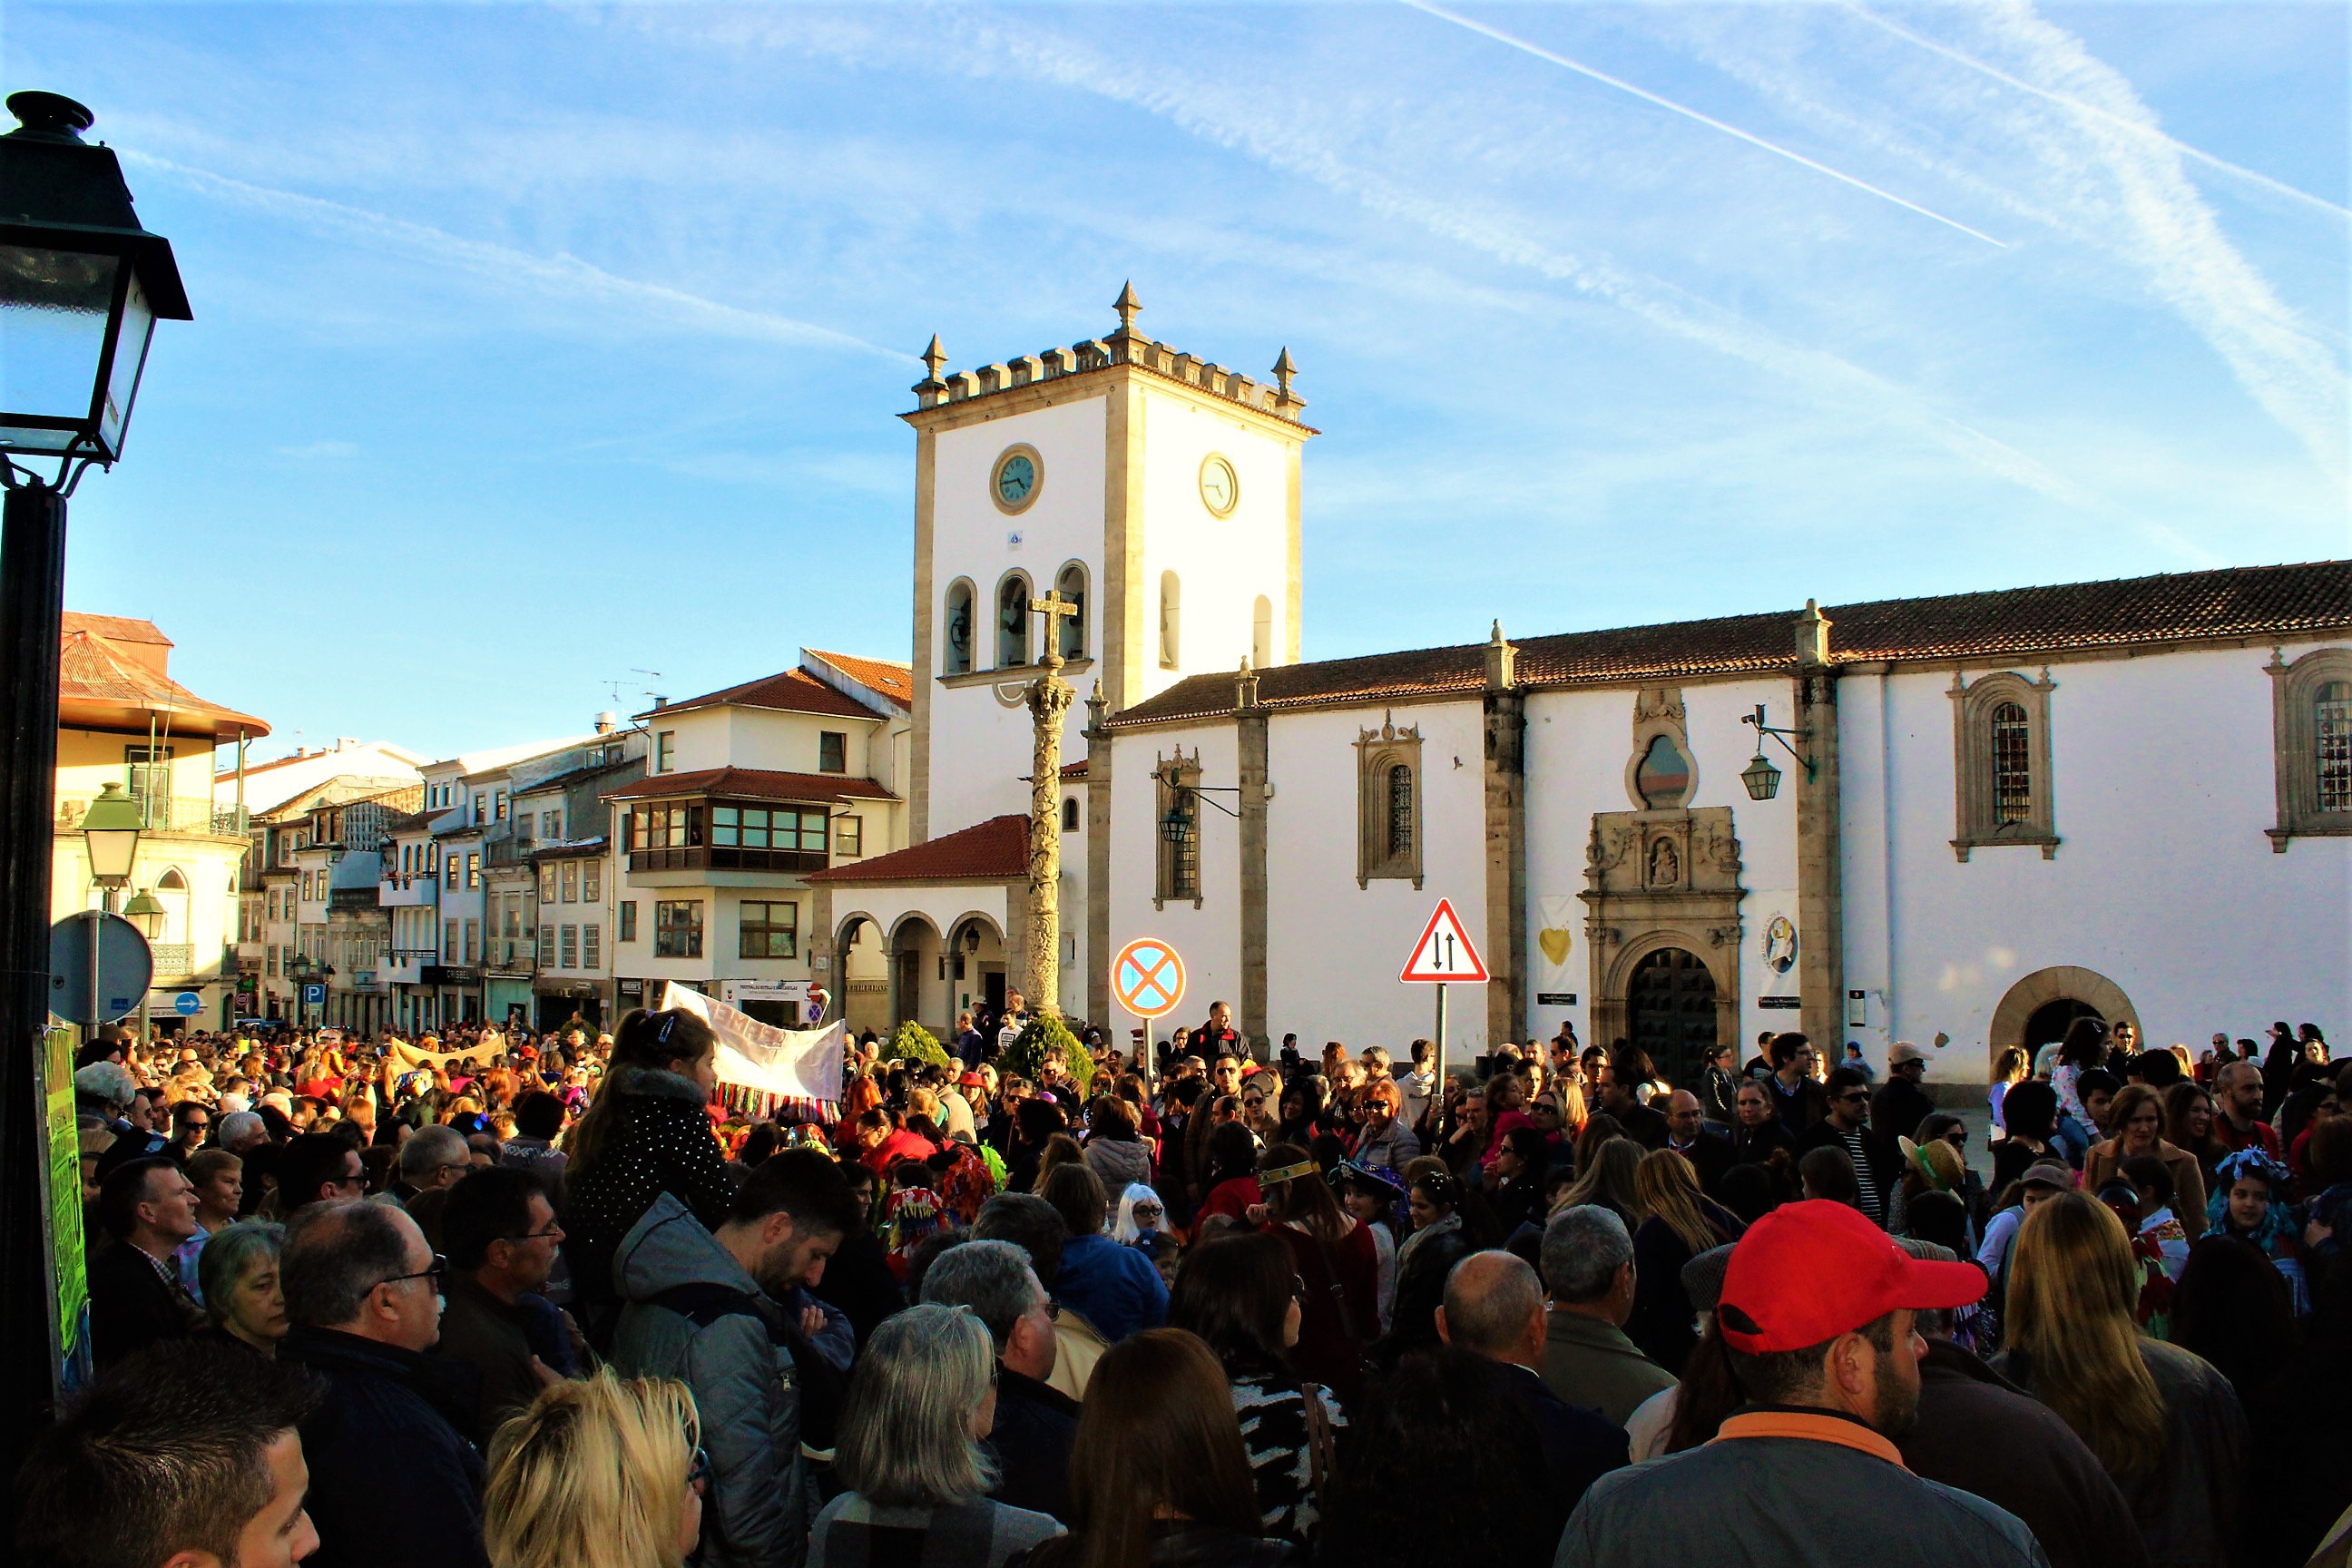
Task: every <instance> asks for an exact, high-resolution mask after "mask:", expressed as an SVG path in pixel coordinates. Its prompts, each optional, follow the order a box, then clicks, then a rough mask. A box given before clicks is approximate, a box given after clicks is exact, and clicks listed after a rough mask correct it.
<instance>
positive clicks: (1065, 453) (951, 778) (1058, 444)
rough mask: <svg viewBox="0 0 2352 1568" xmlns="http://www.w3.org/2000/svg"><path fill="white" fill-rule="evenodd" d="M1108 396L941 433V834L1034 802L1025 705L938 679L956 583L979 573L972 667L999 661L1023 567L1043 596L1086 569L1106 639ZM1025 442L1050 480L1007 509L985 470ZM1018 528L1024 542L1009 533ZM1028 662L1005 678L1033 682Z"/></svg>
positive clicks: (934, 818)
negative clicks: (1002, 588) (1021, 506)
mask: <svg viewBox="0 0 2352 1568" xmlns="http://www.w3.org/2000/svg"><path fill="white" fill-rule="evenodd" d="M1105 439H1106V437H1105V403H1104V400H1103V399H1101V398H1099V397H1095V398H1088V399H1086V400H1084V401H1082V402H1077V403H1066V404H1060V405H1055V406H1053V407H1049V408H1040V409H1035V410H1033V411H1031V412H1029V413H1025V414H1013V415H1008V416H1005V417H1003V418H1001V419H992V420H990V421H988V422H987V423H986V424H982V425H973V426H966V427H964V428H963V429H961V430H950V431H946V432H943V433H942V434H940V436H939V437H937V446H936V448H935V462H936V468H935V472H934V489H933V501H932V512H931V603H930V605H929V615H930V616H931V617H932V626H933V631H934V635H933V637H932V638H931V647H932V657H933V658H934V660H935V661H938V662H936V663H935V664H934V667H933V668H930V669H929V670H917V671H916V672H915V679H918V680H930V681H931V682H932V686H931V743H930V802H931V805H930V833H931V837H935V838H936V837H940V836H941V835H943V834H948V833H952V832H954V831H955V830H956V829H958V828H960V827H969V826H971V825H972V824H973V823H975V822H982V821H985V820H986V819H987V818H989V817H992V816H1003V815H1004V814H1005V813H1007V812H1021V811H1026V810H1027V809H1028V804H1029V786H1028V785H1026V784H1023V783H1022V782H1021V781H1022V780H1023V779H1024V778H1025V777H1026V776H1027V775H1028V773H1029V757H1030V734H1031V731H1030V724H1029V718H1028V714H1027V713H1026V711H1025V710H1022V709H1019V708H1005V707H1003V706H1002V705H1001V704H1000V703H999V702H998V701H997V700H996V696H995V689H994V687H993V686H992V685H990V684H987V683H985V682H983V683H982V684H979V685H972V686H948V685H942V684H940V682H939V681H938V679H937V678H938V676H939V674H940V670H941V669H943V668H945V662H944V661H945V659H946V657H947V635H946V606H947V594H948V588H949V586H950V584H953V583H954V582H955V580H956V579H957V578H959V577H969V578H970V579H971V583H972V587H973V591H974V596H975V601H976V603H975V608H974V614H973V617H972V618H973V626H972V644H973V647H972V666H973V668H975V669H987V668H991V667H992V666H993V665H994V663H995V658H996V651H997V649H996V619H995V597H996V586H997V584H998V583H999V581H1001V580H1002V579H1003V576H1004V574H1005V573H1007V572H1008V571H1012V570H1013V569H1015V568H1018V569H1019V570H1021V571H1023V572H1024V573H1026V574H1028V577H1029V582H1030V592H1031V595H1032V596H1033V597H1038V598H1042V597H1043V596H1044V595H1045V593H1046V591H1047V590H1048V589H1050V588H1051V587H1052V586H1053V585H1054V579H1055V574H1057V573H1059V572H1060V571H1061V569H1062V567H1063V565H1064V564H1065V563H1067V562H1069V561H1072V560H1076V561H1080V562H1083V563H1085V565H1086V568H1087V599H1088V603H1087V615H1086V618H1087V649H1088V650H1089V652H1094V651H1098V650H1099V649H1100V648H1101V647H1102V636H1103V622H1102V605H1103V592H1102V540H1103V472H1104V451H1105ZM1016 442H1027V443H1028V444H1029V445H1030V446H1032V447H1035V448H1036V449H1037V455H1038V458H1040V460H1041V464H1042V468H1043V480H1042V482H1041V484H1040V486H1039V488H1038V490H1037V499H1036V500H1034V501H1032V502H1031V503H1030V505H1029V507H1028V509H1027V510H1024V511H1023V512H1021V513H1020V514H1019V515H1018V516H1012V517H1008V516H1007V515H1005V514H1004V513H1003V512H1002V511H999V510H997V508H996V505H995V503H994V502H993V501H992V500H990V499H989V490H988V487H989V480H990V478H991V476H992V473H993V471H994V469H995V466H996V459H997V458H998V456H999V455H1000V454H1001V453H1003V450H1004V448H1005V447H1010V446H1012V445H1013V444H1014V443H1016ZM1014 534H1018V535H1020V543H1019V544H1018V545H1017V546H1016V545H1014V544H1013V542H1012V540H1013V535H1014ZM1040 618H1041V617H1036V616H1033V617H1031V620H1032V626H1031V627H1030V648H1031V650H1032V652H1033V653H1038V652H1042V651H1043V648H1044V644H1043V642H1042V640H1041V637H1042V635H1043V634H1042V632H1041V630H1040V628H1039V627H1038V626H1037V625H1036V624H1035V623H1036V622H1037V621H1038V620H1039V619H1040ZM1035 673H1036V672H1035V671H1034V669H1030V668H1023V669H1019V670H1008V671H1006V672H1005V679H1006V680H1007V681H1008V682H1010V681H1014V680H1027V679H1031V678H1033V677H1034V675H1035ZM1074 677H1075V679H1073V681H1072V684H1073V685H1075V686H1076V687H1077V689H1078V695H1079V697H1080V698H1082V699H1083V698H1084V697H1085V695H1086V692H1087V686H1088V684H1089V683H1090V682H1091V680H1092V679H1093V677H1092V676H1091V675H1090V674H1087V673H1083V672H1074ZM1085 722H1086V707H1085V704H1084V703H1083V701H1081V702H1076V703H1073V704H1072V705H1071V708H1070V716H1069V719H1068V721H1067V723H1066V727H1065V729H1064V731H1063V735H1062V748H1063V755H1064V756H1065V757H1076V756H1079V755H1082V754H1083V745H1082V742H1080V740H1079V734H1078V732H1079V731H1080V730H1081V729H1082V728H1083V727H1084V725H1085Z"/></svg>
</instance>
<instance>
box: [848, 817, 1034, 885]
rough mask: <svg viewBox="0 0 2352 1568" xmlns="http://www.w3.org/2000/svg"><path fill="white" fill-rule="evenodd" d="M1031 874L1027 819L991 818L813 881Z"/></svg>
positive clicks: (989, 878) (1000, 878)
mask: <svg viewBox="0 0 2352 1568" xmlns="http://www.w3.org/2000/svg"><path fill="white" fill-rule="evenodd" d="M1028 875H1029V819H1028V818H1027V817H1025V816H1017V815H1015V816H992V817H990V818H989V819H988V820H987V821H986V822H979V823H974V824H973V825H972V826H970V827H967V828H964V829H962V830H961V831H960V832H955V833H950V834H945V835H942V836H941V837H938V838H933V839H929V840H926V841H925V842H923V843H921V844H918V845H915V846H914V847H911V848H907V849H898V850H893V851H892V852H891V853H889V854H887V855H877V856H875V857H874V858H872V859H870V860H854V861H851V862H849V863H848V864H847V865H842V866H835V867H833V868H831V869H829V870H824V871H815V872H812V873H811V874H810V876H809V880H810V881H812V882H883V883H893V884H895V883H899V882H1002V881H1006V880H1009V879H1013V878H1016V877H1026V876H1028Z"/></svg>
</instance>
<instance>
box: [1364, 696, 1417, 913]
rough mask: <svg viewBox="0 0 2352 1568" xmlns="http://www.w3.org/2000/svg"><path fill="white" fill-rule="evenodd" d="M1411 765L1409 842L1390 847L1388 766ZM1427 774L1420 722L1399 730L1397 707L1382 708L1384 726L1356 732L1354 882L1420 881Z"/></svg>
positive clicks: (1413, 883)
mask: <svg viewBox="0 0 2352 1568" xmlns="http://www.w3.org/2000/svg"><path fill="white" fill-rule="evenodd" d="M1398 767H1402V768H1410V769H1411V770H1412V806H1411V808H1410V809H1411V810H1412V822H1411V824H1410V826H1411V828H1412V839H1411V847H1410V848H1409V849H1408V850H1406V852H1404V853H1403V854H1401V855H1398V854H1391V853H1390V849H1389V846H1390V844H1391V840H1392V836H1391V832H1390V826H1391V821H1390V818H1391V805H1390V790H1389V770H1390V769H1391V768H1398ZM1424 776H1425V775H1424V774H1423V772H1422V767H1421V726H1420V725H1418V724H1408V725H1406V726H1405V727H1404V728H1403V729H1402V730H1400V729H1398V728H1397V724H1396V715H1395V714H1394V713H1393V712H1391V713H1388V714H1384V715H1383V716H1382V717H1381V727H1380V728H1379V729H1377V730H1364V731H1359V732H1358V734H1357V736H1356V886H1357V887H1358V888H1359V889H1364V888H1369V887H1370V886H1371V885H1372V883H1373V882H1374V881H1375V880H1380V881H1409V882H1411V883H1412V885H1413V886H1414V887H1416V888H1418V887H1420V886H1421V880H1422V869H1421V868H1422V846H1423V844H1424V843H1426V842H1427V840H1428V834H1427V832H1426V831H1425V824H1426V823H1427V821H1428V814H1427V812H1426V811H1425V810H1424V809H1423V794H1424V792H1423V778H1424Z"/></svg>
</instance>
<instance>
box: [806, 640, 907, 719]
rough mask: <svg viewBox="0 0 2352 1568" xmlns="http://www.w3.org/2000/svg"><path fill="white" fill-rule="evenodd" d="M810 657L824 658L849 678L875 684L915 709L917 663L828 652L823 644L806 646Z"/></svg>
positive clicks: (886, 695) (898, 702)
mask: <svg viewBox="0 0 2352 1568" xmlns="http://www.w3.org/2000/svg"><path fill="white" fill-rule="evenodd" d="M801 651H802V652H803V653H805V654H806V655H808V657H809V658H815V659H823V660H824V662H825V663H827V664H829V665H831V666H833V668H835V669H837V670H839V671H841V673H842V674H844V675H845V676H847V677H849V679H852V680H855V681H856V682H858V683H859V684H860V685H862V686H868V687H871V688H873V689H875V690H876V691H878V692H880V693H881V694H882V695H883V696H885V697H887V698H888V699H889V700H891V701H892V702H893V703H895V704H896V705H897V706H898V707H900V708H904V709H908V710H912V709H913V707H914V706H915V667H914V666H912V665H910V664H897V663H894V662H892V661H891V660H889V659H887V658H859V657H858V656H857V655H856V654H853V653H826V652H825V651H824V649H822V648H814V647H811V648H803V649H802V650H801Z"/></svg>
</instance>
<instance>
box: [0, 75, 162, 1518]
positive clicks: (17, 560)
mask: <svg viewBox="0 0 2352 1568" xmlns="http://www.w3.org/2000/svg"><path fill="white" fill-rule="evenodd" d="M7 102H8V109H9V111H10V112H11V113H13V114H15V115H16V119H17V121H19V123H18V126H17V128H16V130H14V131H12V132H8V133H7V134H6V135H5V136H0V360H5V363H6V364H7V377H6V381H5V390H4V391H0V458H5V468H0V478H5V483H6V488H7V500H6V505H5V519H0V1368H5V1370H0V1408H5V1409H6V1410H8V1411H9V1413H10V1415H11V1416H12V1419H10V1420H9V1421H7V1422H5V1423H0V1476H5V1475H13V1474H14V1473H15V1472H16V1468H17V1463H18V1461H19V1460H20V1459H21V1458H22V1457H23V1454H24V1450H25V1447H26V1446H27V1445H28V1444H29V1443H30V1442H31V1440H32V1437H33V1436H34V1434H35V1433H36V1432H37V1431H38V1430H39V1429H40V1427H41V1426H42V1425H43V1422H42V1419H41V1418H42V1416H43V1415H45V1413H46V1412H47V1411H48V1410H49V1409H50V1407H51V1406H52V1405H54V1403H55V1401H56V1398H57V1394H58V1385H57V1380H58V1373H59V1368H60V1362H61V1352H63V1350H64V1349H65V1346H64V1344H63V1334H64V1329H63V1328H62V1326H61V1325H60V1324H59V1322H58V1305H57V1303H58V1296H57V1292H58V1287H59V1283H60V1282H59V1281H58V1279H56V1278H55V1273H54V1268H53V1264H52V1258H53V1257H54V1251H53V1248H52V1246H51V1228H50V1227H51V1219H52V1211H51V1208H50V1205H49V1147H48V1144H49V1138H48V1131H47V1125H46V1115H47V1105H46V1100H45V1094H46V1084H45V1079H46V1076H47V1075H46V1071H45V1061H44V1058H45V1053H46V1048H47V1047H46V1040H47V1028H48V1018H49V1007H48V993H49V973H48V970H49V867H50V846H51V838H52V836H53V834H54V832H55V827H54V823H55V805H54V799H55V795H56V786H57V760H58V633H59V630H60V628H61V625H62V621H63V617H64V614H65V579H66V500H67V498H68V496H70V495H71V494H72V493H73V489H74V486H75V485H76V484H77V483H78V482H79V480H80V479H81V476H82V475H83V473H85V472H86V471H87V470H88V469H89V467H90V465H91V464H93V463H94V464H97V465H98V466H99V467H100V468H109V467H111V466H112V465H113V463H114V460H115V459H116V458H119V457H120V456H121V453H122V437H123V431H124V428H125V426H128V425H129V423H130V420H131V404H132V402H133V400H134V399H135V398H136V397H137V395H138V392H139V378H140V374H141V373H142V371H143V370H144V369H145V367H146V361H147V342H148V339H149V337H150V336H151V335H152V332H153V331H154V325H155V322H156V321H157V320H158V319H162V320H167V321H187V320H189V319H190V315H189V310H188V299H187V294H186V293H185V291H184V289H182V288H181V286H180V273H179V268H177V267H176V266H175V265H174V264H173V259H172V247H171V246H170V244H169V243H168V242H166V241H165V240H164V239H163V237H161V236H159V235H152V234H149V233H148V232H147V231H146V230H145V229H143V228H141V227H140V226H139V218H138V215H137V214H136V213H134V212H133V211H132V210H131V193H130V191H129V190H128V189H127V188H126V187H125V186H124V184H123V183H122V170H121V165H120V164H119V163H116V161H115V157H114V154H113V153H111V152H110V151H109V150H108V149H107V148H106V147H104V146H103V145H99V146H92V145H90V144H89V143H86V142H83V141H82V139H81V132H84V131H86V130H88V129H89V125H90V119H91V117H90V112H89V110H87V109H84V108H83V107H82V106H81V105H79V104H78V103H76V102H74V101H73V100H71V99H68V98H60V97H58V95H57V94H55V93H48V92H18V93H13V94H11V95H10V96H9V98H8V100H7ZM35 464H39V465H42V466H43V467H45V468H47V467H49V466H51V465H54V467H53V468H52V470H51V471H49V472H47V473H45V472H43V471H41V469H40V468H36V467H34V466H33V465H35Z"/></svg>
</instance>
